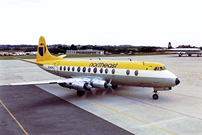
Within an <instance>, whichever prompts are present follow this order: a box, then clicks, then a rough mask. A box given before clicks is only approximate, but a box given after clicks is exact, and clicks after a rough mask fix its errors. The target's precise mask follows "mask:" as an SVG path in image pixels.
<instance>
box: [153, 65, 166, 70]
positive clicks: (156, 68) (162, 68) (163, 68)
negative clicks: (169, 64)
mask: <svg viewBox="0 0 202 135" xmlns="http://www.w3.org/2000/svg"><path fill="white" fill-rule="evenodd" d="M162 70H166V67H165V66H163V67H155V68H154V71H162Z"/></svg>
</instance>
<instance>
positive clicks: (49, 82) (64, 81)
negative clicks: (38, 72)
mask: <svg viewBox="0 0 202 135" xmlns="http://www.w3.org/2000/svg"><path fill="white" fill-rule="evenodd" d="M66 82H67V79H61V80H46V81H33V82H20V83H9V84H5V85H8V86H15V85H32V84H33V85H38V84H59V83H66Z"/></svg>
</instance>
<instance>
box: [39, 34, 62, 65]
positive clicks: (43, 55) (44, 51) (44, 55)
mask: <svg viewBox="0 0 202 135" xmlns="http://www.w3.org/2000/svg"><path fill="white" fill-rule="evenodd" d="M47 60H63V58H60V57H56V56H53V55H51V54H50V52H49V51H48V48H47V45H46V41H45V38H44V37H43V36H41V37H40V38H39V44H38V48H37V56H36V62H41V61H47Z"/></svg>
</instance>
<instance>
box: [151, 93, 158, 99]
mask: <svg viewBox="0 0 202 135" xmlns="http://www.w3.org/2000/svg"><path fill="white" fill-rule="evenodd" d="M152 98H153V99H154V100H157V99H158V98H159V95H158V92H157V91H154V94H153V96H152Z"/></svg>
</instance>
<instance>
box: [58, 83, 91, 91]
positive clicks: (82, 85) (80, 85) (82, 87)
mask: <svg viewBox="0 0 202 135" xmlns="http://www.w3.org/2000/svg"><path fill="white" fill-rule="evenodd" d="M59 85H60V86H62V87H67V88H70V89H75V90H80V91H86V90H87V91H90V90H91V86H90V85H89V84H88V83H87V82H84V81H74V82H69V83H59Z"/></svg>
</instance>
